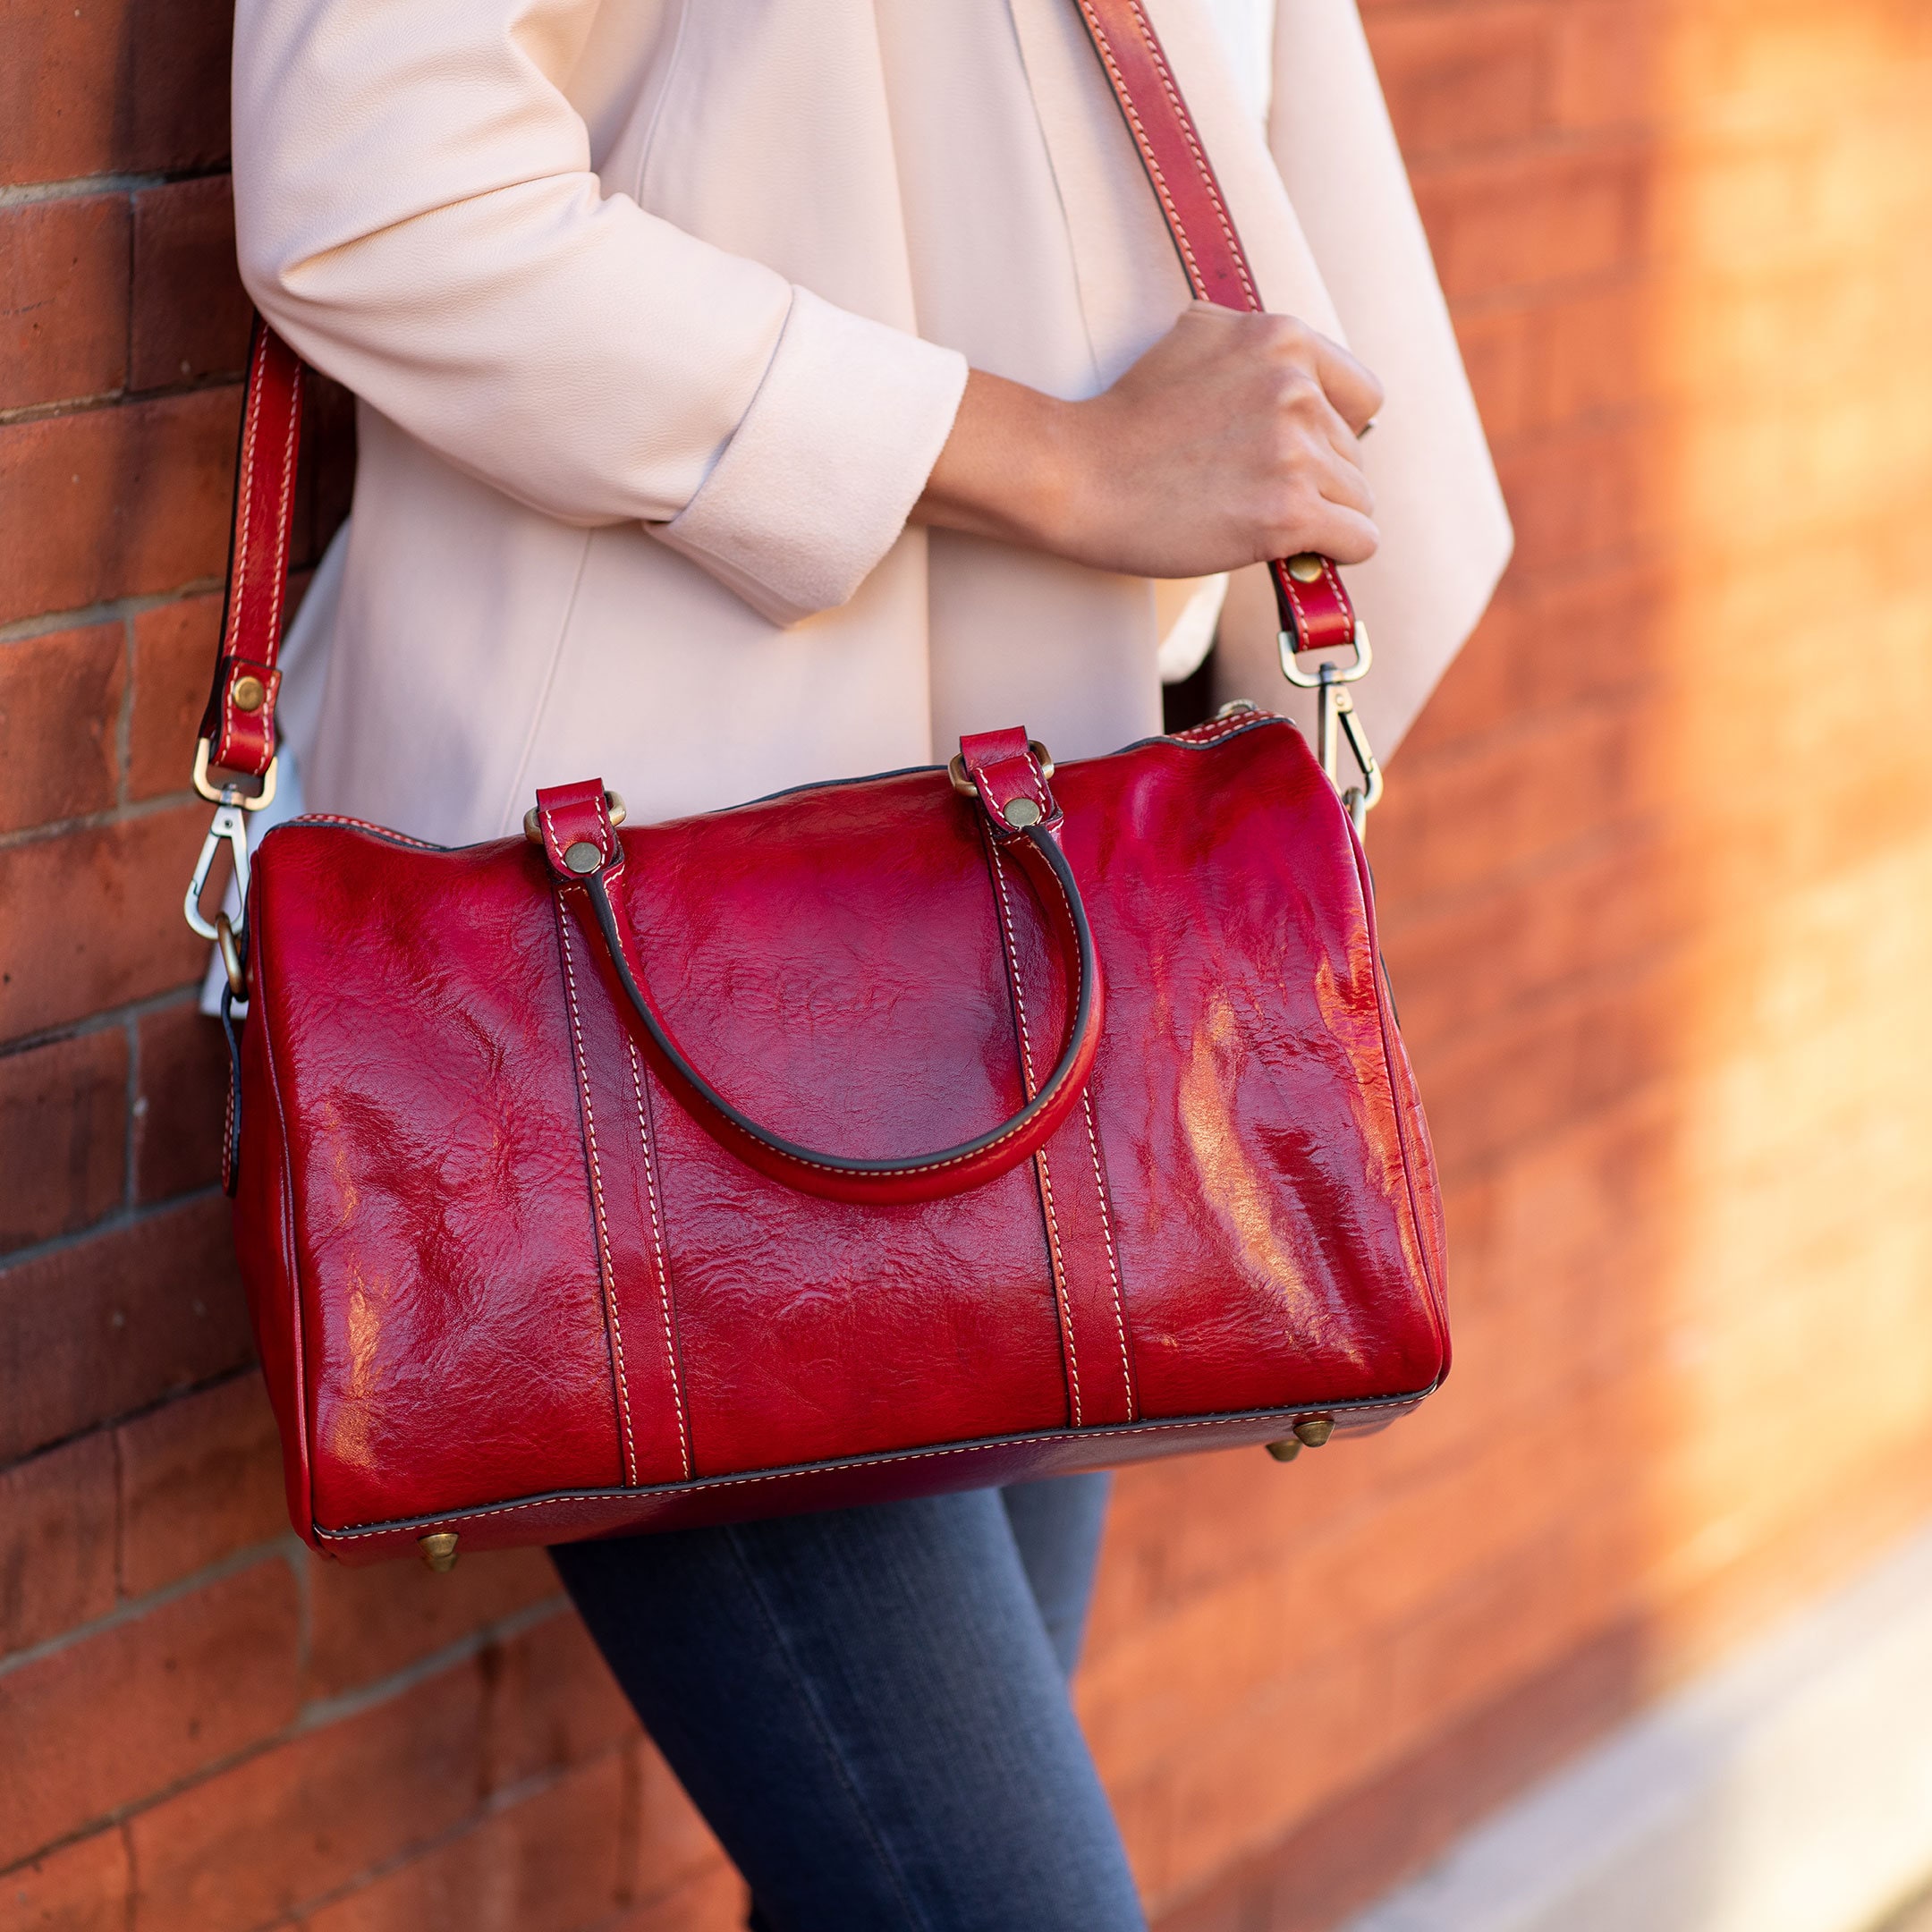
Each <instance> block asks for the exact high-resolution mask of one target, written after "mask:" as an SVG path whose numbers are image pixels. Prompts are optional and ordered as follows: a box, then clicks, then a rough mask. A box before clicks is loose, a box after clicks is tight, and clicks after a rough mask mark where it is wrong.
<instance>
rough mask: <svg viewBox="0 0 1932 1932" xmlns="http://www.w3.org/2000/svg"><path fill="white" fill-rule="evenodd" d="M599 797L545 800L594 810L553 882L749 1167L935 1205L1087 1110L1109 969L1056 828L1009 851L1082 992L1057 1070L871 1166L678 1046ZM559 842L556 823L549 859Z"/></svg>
mask: <svg viewBox="0 0 1932 1932" xmlns="http://www.w3.org/2000/svg"><path fill="white" fill-rule="evenodd" d="M1022 736H1023V734H1022ZM1035 780H1036V783H1037V784H1038V786H1039V788H1040V790H1041V791H1042V792H1044V790H1045V785H1046V781H1045V779H1044V777H1041V776H1039V775H1038V767H1035ZM562 792H568V793H570V794H572V796H571V798H570V799H569V801H563V800H561V799H560V798H559V796H558V793H562ZM593 794H594V795H595V797H596V800H597V804H596V806H595V808H594V809H595V810H597V811H601V810H602V809H603V796H602V789H601V787H598V786H594V785H590V784H585V785H572V786H566V787H559V788H558V792H556V793H554V792H538V794H537V803H538V818H539V819H540V820H544V819H558V818H561V817H562V815H563V813H564V812H565V811H566V809H568V810H571V811H572V812H573V813H580V814H582V815H583V816H582V817H580V818H574V819H573V822H572V824H571V825H570V826H568V827H567V828H564V827H562V826H560V827H559V829H560V831H562V830H564V829H567V830H568V831H569V832H570V833H571V834H572V835H573V836H572V837H571V838H570V839H569V842H568V843H565V844H564V846H563V853H562V855H561V856H562V860H563V862H562V863H561V864H560V863H559V862H558V860H557V858H555V857H552V858H551V861H550V864H551V871H552V875H553V877H554V878H555V882H556V885H557V887H558V889H559V890H560V891H562V892H565V893H572V892H576V891H579V890H580V891H582V892H583V893H584V894H587V896H588V899H589V908H590V912H591V916H592V919H594V921H595V924H596V928H597V932H598V934H599V935H600V936H601V937H602V939H603V942H604V949H605V952H606V955H607V958H608V961H609V963H610V967H611V970H612V973H613V975H614V979H615V982H616V986H617V988H618V990H619V991H620V993H621V994H622V996H623V1001H624V1003H625V1004H626V1005H627V1006H628V1007H629V1008H630V1010H631V1014H632V1015H633V1017H634V1018H635V1019H636V1021H638V1024H639V1025H640V1027H641V1029H642V1032H641V1034H640V1036H639V1037H638V1042H637V1044H638V1047H639V1049H640V1051H641V1052H642V1054H643V1055H644V1057H645V1058H646V1060H648V1062H649V1063H650V1066H651V1069H652V1071H653V1072H655V1073H657V1077H658V1078H659V1079H660V1080H662V1081H663V1082H664V1084H665V1087H666V1089H668V1090H669V1091H670V1092H671V1093H672V1094H673V1095H674V1097H676V1099H677V1100H678V1102H679V1104H680V1105H681V1106H683V1108H684V1109H685V1111H686V1112H687V1113H689V1114H691V1117H692V1119H694V1120H695V1121H696V1122H697V1123H698V1124H699V1126H701V1127H702V1128H703V1129H704V1130H705V1131H706V1132H708V1134H710V1135H711V1137H712V1138H713V1139H714V1140H716V1141H717V1142H718V1143H719V1144H720V1145H721V1146H722V1147H724V1148H728V1149H729V1150H730V1151H731V1152H732V1153H733V1154H734V1155H736V1156H737V1157H738V1158H739V1159H741V1160H742V1161H743V1162H744V1163H745V1164H746V1165H748V1166H751V1167H755V1168H757V1169H758V1172H759V1173H761V1174H768V1175H769V1176H771V1178H772V1179H774V1180H775V1181H781V1182H784V1184H785V1185H786V1186H788V1187H792V1188H796V1189H797V1190H798V1191H800V1192H801V1193H805V1194H816V1195H818V1196H821V1197H823V1198H824V1199H828V1200H842V1201H854V1202H860V1203H870V1204H877V1203H884V1202H894V1201H919V1200H935V1199H940V1198H942V1197H944V1196H946V1195H951V1194H962V1193H964V1192H966V1191H967V1190H969V1189H970V1188H975V1187H979V1186H980V1185H982V1184H983V1183H984V1182H988V1181H991V1180H994V1179H995V1178H996V1177H997V1176H998V1175H1000V1174H1004V1173H1006V1172H1007V1171H1008V1170H1009V1169H1011V1168H1013V1167H1016V1166H1018V1165H1020V1164H1021V1162H1022V1161H1024V1160H1026V1159H1028V1158H1029V1157H1030V1156H1031V1155H1033V1154H1034V1153H1035V1152H1037V1151H1038V1148H1040V1147H1041V1146H1042V1145H1043V1144H1044V1143H1045V1142H1046V1141H1047V1140H1048V1139H1049V1138H1050V1137H1051V1136H1052V1134H1053V1133H1054V1131H1055V1130H1056V1129H1057V1128H1058V1127H1059V1126H1060V1125H1061V1123H1063V1121H1065V1120H1067V1119H1068V1118H1069V1117H1070V1116H1071V1115H1072V1114H1074V1112H1075V1111H1076V1110H1077V1108H1078V1107H1079V1105H1080V1096H1081V1094H1082V1093H1083V1092H1084V1090H1085V1089H1086V1085H1087V1080H1088V1077H1089V1074H1090V1073H1091V1072H1092V1071H1093V1061H1094V1054H1095V1052H1096V1050H1097V1047H1098V1045H1099V1039H1100V1017H1101V1006H1102V1000H1101V985H1100V972H1099V966H1098V962H1097V960H1096V958H1095V955H1094V947H1093V935H1092V933H1091V932H1090V931H1089V928H1088V924H1087V915H1086V911H1085V909H1084V908H1083V907H1082V905H1081V903H1080V888H1079V886H1078V885H1076V884H1075V882H1074V878H1073V874H1072V869H1070V868H1069V866H1068V864H1067V861H1066V858H1065V855H1064V854H1063V852H1061V850H1060V846H1059V843H1058V841H1057V840H1056V839H1055V837H1054V836H1053V834H1052V831H1051V830H1050V828H1049V827H1048V826H1047V824H1046V823H1044V822H1039V823H1035V824H1033V825H1030V826H1028V827H1027V828H1026V830H1025V831H1024V832H1023V833H1020V834H1014V833H1013V832H1011V831H1010V830H1008V829H1007V828H1005V827H1004V826H1002V827H1001V828H1000V830H1001V832H1002V834H1003V835H1004V840H1005V845H1004V850H1005V852H1006V856H1007V857H1008V858H1010V859H1011V860H1013V862H1014V864H1015V865H1016V866H1017V867H1018V869H1020V870H1021V872H1023V873H1024V874H1025V875H1026V877H1027V879H1028V881H1029V883H1030V885H1032V887H1033V890H1034V892H1035V893H1036V894H1038V898H1039V902H1040V905H1041V908H1042V910H1043V911H1044V912H1045V915H1046V919H1047V928H1048V929H1049V930H1050V931H1051V933H1052V934H1053V938H1054V945H1055V950H1056V951H1057V953H1058V954H1059V956H1060V960H1061V963H1062V967H1063V970H1064V972H1065V974H1066V976H1067V983H1068V985H1069V986H1071V987H1074V988H1075V993H1074V996H1073V998H1072V1003H1071V1007H1072V1010H1071V1013H1070V1016H1069V1019H1068V1023H1067V1029H1066V1037H1065V1038H1064V1040H1063V1044H1062V1046H1061V1047H1060V1051H1059V1055H1058V1057H1057V1059H1056V1060H1055V1064H1054V1067H1053V1071H1052V1072H1050V1073H1049V1074H1048V1075H1047V1079H1046V1080H1045V1081H1044V1082H1042V1083H1041V1085H1040V1088H1039V1090H1038V1092H1037V1093H1036V1094H1034V1095H1032V1096H1031V1097H1030V1098H1029V1099H1028V1100H1027V1102H1026V1104H1025V1105H1024V1106H1021V1109H1020V1110H1019V1112H1018V1113H1016V1114H1013V1116H1012V1117H1011V1118H1010V1119H1008V1120H1004V1121H1002V1122H1001V1123H1000V1124H999V1125H998V1126H996V1127H994V1128H991V1129H989V1130H988V1131H987V1132H985V1133H982V1134H978V1135H975V1136H974V1137H973V1138H972V1139H971V1140H964V1141H962V1142H960V1143H958V1144H957V1145H956V1146H952V1147H945V1148H937V1149H936V1150H934V1151H933V1152H930V1153H919V1154H911V1155H907V1156H902V1157H890V1158H885V1159H867V1158H861V1157H855V1156H850V1155H840V1154H829V1153H825V1152H822V1151H821V1150H819V1149H818V1148H810V1147H807V1146H804V1145H802V1144H801V1143H800V1142H798V1141H794V1140H787V1139H785V1138H784V1136H782V1135H780V1134H777V1133H775V1132H774V1131H772V1130H771V1129H769V1128H767V1127H763V1126H760V1125H759V1124H758V1123H757V1122H756V1121H754V1120H752V1119H751V1118H750V1116H749V1115H747V1114H743V1113H742V1112H741V1111H740V1110H739V1109H738V1108H736V1107H734V1106H733V1105H732V1104H731V1102H730V1101H728V1100H727V1099H725V1097H724V1095H723V1094H721V1093H720V1092H719V1091H718V1090H717V1089H716V1087H714V1086H713V1085H712V1084H711V1082H710V1081H709V1080H707V1079H706V1077H705V1076H704V1074H702V1073H701V1072H699V1070H698V1068H697V1067H696V1066H695V1065H694V1064H693V1063H691V1060H690V1059H689V1057H688V1056H687V1055H685V1054H684V1052H683V1050H682V1048H681V1047H679V1046H678V1044H677V1041H676V1039H675V1038H674V1036H673V1034H672V1032H671V1030H670V1027H669V1025H668V1023H667V1022H666V1021H665V1017H664V1015H663V1014H662V1013H660V1012H659V1010H658V1008H657V1003H656V1002H655V1000H654V999H653V998H652V996H651V994H650V988H649V982H648V977H647V975H646V973H645V971H644V970H643V968H642V965H641V963H640V961H639V960H638V959H637V957H636V955H635V953H634V951H633V943H632V941H631V937H630V921H629V919H627V918H626V916H625V895H626V893H627V891H628V881H627V879H626V876H625V870H624V852H623V843H622V841H621V840H620V839H619V838H618V835H617V834H616V831H615V829H614V827H611V826H609V825H608V824H607V821H606V826H605V828H604V830H603V831H602V833H601V834H599V833H598V832H597V831H596V830H595V829H594V828H593V827H592V826H589V823H588V818H589V812H590V811H591V810H592V809H593V808H591V807H590V806H589V796H590V795H593ZM1056 816H1057V814H1056ZM600 841H601V842H602V849H603V850H605V851H606V852H609V853H610V855H611V856H610V857H609V858H608V859H606V860H600V861H599V862H598V863H597V864H596V865H595V866H594V868H592V869H589V870H588V871H585V872H582V873H580V872H579V871H578V870H577V869H576V867H575V866H573V865H572V863H571V858H572V850H573V848H574V847H575V846H577V845H578V844H580V843H581V844H588V845H592V846H597V845H598V844H599V843H600ZM551 843H552V841H551V834H550V832H549V830H548V827H547V828H546V835H545V847H546V852H547V855H548V854H549V852H550V846H551ZM576 856H577V860H578V863H579V864H586V865H588V864H589V855H588V854H585V853H582V852H579V853H577V855H576Z"/></svg>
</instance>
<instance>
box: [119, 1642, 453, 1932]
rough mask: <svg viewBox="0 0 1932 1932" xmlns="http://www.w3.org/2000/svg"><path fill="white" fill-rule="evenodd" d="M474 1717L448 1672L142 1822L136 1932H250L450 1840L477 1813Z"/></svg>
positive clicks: (268, 1755)
mask: <svg viewBox="0 0 1932 1932" xmlns="http://www.w3.org/2000/svg"><path fill="white" fill-rule="evenodd" d="M481 1714H482V1699H481V1686H480V1682H479V1677H478V1674H477V1673H476V1671H475V1669H474V1668H473V1667H469V1666H465V1667H463V1668H462V1669H458V1670H453V1671H445V1672H444V1673H442V1674H439V1675H437V1676H436V1677H432V1678H430V1679H428V1681H427V1682H423V1683H419V1684H416V1685H414V1686H412V1687H411V1689H409V1690H406V1691H402V1692H400V1693H399V1694H398V1695H396V1696H394V1697H393V1698H389V1699H386V1700H384V1701H383V1702H381V1703H379V1704H377V1705H376V1706H375V1707H373V1708H370V1709H368V1710H364V1711H360V1712H358V1713H357V1714H356V1715H355V1716H349V1717H343V1718H340V1719H338V1720H337V1721H336V1722H335V1723H333V1724H325V1725H323V1726H321V1727H320V1728H318V1729H316V1730H311V1731H307V1732H304V1733H301V1734H300V1735H298V1736H295V1737H292V1738H289V1739H287V1740H285V1741H283V1742H281V1743H278V1744H276V1745H275V1746H274V1747H273V1748H272V1749H270V1750H267V1751H263V1752H260V1753H258V1754H257V1755H256V1756H255V1757H253V1758H250V1759H248V1760H247V1761H245V1762H244V1763H242V1764H240V1765H237V1766H235V1767H233V1769H231V1770H227V1771H224V1772H221V1773H219V1774H217V1775H215V1776H213V1777H210V1778H208V1779H206V1780H205V1781H204V1782H202V1783H201V1784H196V1785H192V1786H191V1787H190V1788H189V1789H188V1790H186V1791H184V1792H181V1793H179V1794H178V1795H177V1796H175V1797H173V1798H170V1799H168V1800H167V1801H165V1803H162V1804H159V1805H157V1806H155V1807H153V1808H152V1809H149V1810H147V1811H143V1812H141V1813H140V1815H139V1816H138V1817H136V1818H134V1820H133V1821H132V1823H131V1826H130V1827H129V1830H130V1835H131V1841H132V1844H133V1852H134V1868H135V1872H136V1874H137V1878H136V1891H135V1897H134V1919H133V1922H134V1924H135V1926H136V1927H137V1928H139V1932H248V1928H250V1927H256V1926H260V1925H263V1924H266V1923H267V1922H268V1921H269V1920H271V1919H279V1918H280V1917H282V1916H283V1915H284V1914H285V1913H288V1912H291V1911H297V1910H299V1909H301V1907H303V1906H304V1905H306V1904H308V1903H310V1902H319V1901H321V1900H322V1899H323V1898H325V1897H326V1896H327V1895H328V1894H332V1893H335V1892H336V1891H338V1890H340V1889H342V1888H343V1887H344V1886H346V1885H350V1884H351V1883H352V1881H354V1880H355V1879H357V1878H360V1877H363V1876H364V1875H365V1874H372V1873H373V1872H374V1870H375V1868H377V1866H379V1865H384V1864H386V1863H387V1862H388V1861H389V1860H393V1859H396V1858H399V1857H400V1856H401V1855H402V1854H403V1853H404V1852H409V1851H411V1850H412V1849H413V1848H415V1847H418V1846H422V1845H427V1844H428V1843H430V1842H431V1841H432V1840H434V1839H436V1838H438V1837H440V1836H442V1835H443V1834H444V1833H445V1832H448V1831H451V1830H453V1828H454V1827H455V1826H457V1825H459V1824H460V1823H461V1822H462V1820H463V1819H464V1818H466V1817H468V1816H469V1815H470V1813H471V1811H472V1810H473V1809H475V1808H476V1805H477V1802H478V1790H477V1775H476V1770H477V1752H478V1747H479V1742H480V1724H481Z"/></svg>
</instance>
